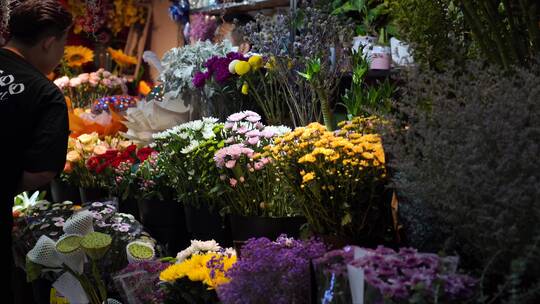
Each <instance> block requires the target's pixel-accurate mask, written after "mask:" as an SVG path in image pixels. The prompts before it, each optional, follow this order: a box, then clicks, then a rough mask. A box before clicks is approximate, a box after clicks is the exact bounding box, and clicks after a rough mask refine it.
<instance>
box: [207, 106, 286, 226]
mask: <svg viewBox="0 0 540 304" xmlns="http://www.w3.org/2000/svg"><path fill="white" fill-rule="evenodd" d="M289 131H290V129H289V128H287V127H283V126H278V127H275V126H267V127H265V126H264V125H263V124H262V123H261V116H260V115H259V114H257V113H255V112H252V111H243V112H239V113H234V114H232V115H230V116H229V117H228V118H227V122H226V123H225V126H224V130H223V133H224V136H225V137H226V139H225V147H223V148H221V149H219V150H218V151H216V153H215V155H214V161H215V164H216V166H217V168H218V169H219V173H220V179H221V180H222V181H223V182H224V184H225V185H226V187H227V190H228V191H227V192H225V193H226V195H227V198H228V200H227V204H226V205H225V206H224V208H223V209H222V211H223V212H224V213H230V214H235V215H242V216H271V217H284V216H291V215H293V214H294V209H293V204H291V202H292V200H294V197H292V196H291V195H290V191H286V189H285V187H284V186H285V184H284V183H283V182H280V180H279V178H278V176H277V175H276V171H275V170H273V169H272V167H273V165H272V164H271V158H270V157H268V156H263V153H262V152H264V151H263V148H264V146H266V145H269V144H272V143H273V139H274V138H275V137H277V136H280V135H282V134H284V133H286V132H289Z"/></svg>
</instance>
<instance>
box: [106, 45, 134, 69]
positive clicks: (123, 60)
mask: <svg viewBox="0 0 540 304" xmlns="http://www.w3.org/2000/svg"><path fill="white" fill-rule="evenodd" d="M107 51H109V54H111V57H112V59H113V60H114V62H116V64H118V65H119V66H120V67H127V66H130V65H134V64H137V62H138V60H137V58H135V57H133V56H129V55H126V54H124V52H123V51H122V50H115V49H113V48H107Z"/></svg>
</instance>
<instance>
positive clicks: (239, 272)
mask: <svg viewBox="0 0 540 304" xmlns="http://www.w3.org/2000/svg"><path fill="white" fill-rule="evenodd" d="M325 252H326V247H325V245H324V244H323V243H321V242H319V241H316V240H308V241H299V240H294V239H290V238H287V237H286V236H284V235H282V236H280V237H279V238H278V239H277V240H276V241H275V242H274V241H271V240H269V239H267V238H258V239H250V240H248V242H247V243H246V244H245V245H244V247H242V258H241V259H240V260H239V261H238V262H237V263H236V264H234V266H233V267H232V268H231V269H230V270H229V271H228V272H227V276H228V277H230V278H231V281H230V282H229V283H227V284H224V285H221V286H220V287H219V288H218V295H219V297H220V299H221V301H222V302H223V303H225V304H233V303H239V304H240V303H260V304H264V303H272V304H281V303H283V304H289V303H298V304H300V303H309V299H310V296H309V294H310V281H309V279H308V278H309V276H310V270H309V262H310V260H311V259H314V258H318V257H320V256H322V255H323V254H324V253H325Z"/></svg>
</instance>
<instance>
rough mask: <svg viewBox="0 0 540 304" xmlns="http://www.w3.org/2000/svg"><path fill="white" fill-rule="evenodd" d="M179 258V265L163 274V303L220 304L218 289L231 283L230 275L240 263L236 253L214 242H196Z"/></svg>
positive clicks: (177, 263) (161, 277)
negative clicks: (236, 264) (235, 265)
mask: <svg viewBox="0 0 540 304" xmlns="http://www.w3.org/2000/svg"><path fill="white" fill-rule="evenodd" d="M179 256H180V257H181V258H180V259H179V260H178V261H177V262H176V264H172V265H171V266H169V267H167V268H166V269H165V270H163V271H162V272H161V273H160V275H159V278H160V280H161V281H162V282H163V285H162V286H163V288H164V290H165V300H164V302H163V303H183V302H195V303H219V299H218V297H217V294H216V289H218V288H219V287H220V286H222V285H223V284H226V283H227V282H229V277H228V275H227V274H228V272H229V270H230V269H231V267H233V265H234V264H235V263H236V261H237V258H236V253H235V252H234V250H232V249H223V248H221V247H219V245H218V244H217V243H215V242H213V241H209V242H200V241H195V242H192V245H191V246H190V247H189V248H187V249H186V250H185V251H183V252H181V253H179Z"/></svg>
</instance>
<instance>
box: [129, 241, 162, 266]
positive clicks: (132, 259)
mask: <svg viewBox="0 0 540 304" xmlns="http://www.w3.org/2000/svg"><path fill="white" fill-rule="evenodd" d="M145 248H147V249H145ZM134 249H135V250H136V251H141V249H142V250H148V252H151V255H148V257H142V256H141V255H142V254H141V253H147V252H134ZM126 255H127V259H128V262H129V263H130V264H131V263H138V262H144V261H149V260H153V259H154V258H155V256H156V251H155V249H154V246H152V245H151V244H148V243H146V242H142V241H134V242H131V243H129V244H127V245H126Z"/></svg>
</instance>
